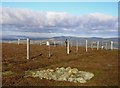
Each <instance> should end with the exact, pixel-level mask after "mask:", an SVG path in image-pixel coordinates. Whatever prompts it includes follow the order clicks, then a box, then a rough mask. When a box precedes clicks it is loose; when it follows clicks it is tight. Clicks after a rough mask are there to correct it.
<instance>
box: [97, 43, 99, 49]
mask: <svg viewBox="0 0 120 88" xmlns="http://www.w3.org/2000/svg"><path fill="white" fill-rule="evenodd" d="M97 50H99V41H98V42H97Z"/></svg>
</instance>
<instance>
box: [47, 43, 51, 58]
mask: <svg viewBox="0 0 120 88" xmlns="http://www.w3.org/2000/svg"><path fill="white" fill-rule="evenodd" d="M46 45H47V46H48V56H49V57H50V56H51V53H50V43H49V41H47V42H46Z"/></svg>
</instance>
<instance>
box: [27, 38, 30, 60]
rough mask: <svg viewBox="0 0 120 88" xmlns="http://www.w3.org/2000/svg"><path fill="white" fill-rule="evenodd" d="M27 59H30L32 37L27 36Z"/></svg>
mask: <svg viewBox="0 0 120 88" xmlns="http://www.w3.org/2000/svg"><path fill="white" fill-rule="evenodd" d="M27 59H30V39H29V38H27Z"/></svg>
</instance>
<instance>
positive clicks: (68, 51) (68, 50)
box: [67, 40, 70, 54]
mask: <svg viewBox="0 0 120 88" xmlns="http://www.w3.org/2000/svg"><path fill="white" fill-rule="evenodd" d="M69 53H70V49H69V40H67V54H69Z"/></svg>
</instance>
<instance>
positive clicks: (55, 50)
mask: <svg viewBox="0 0 120 88" xmlns="http://www.w3.org/2000/svg"><path fill="white" fill-rule="evenodd" d="M30 47H31V50H30V53H31V56H30V58H31V59H29V60H27V59H26V45H25V44H20V45H17V44H7V43H3V44H2V76H3V78H2V85H3V86H116V85H118V50H112V51H111V50H96V49H94V50H91V49H88V52H85V48H84V47H79V50H78V52H77V53H76V51H75V47H70V50H71V52H70V54H69V55H67V54H66V48H65V47H64V46H56V47H54V46H51V57H50V58H49V57H48V47H47V46H44V45H42V46H40V45H30ZM62 66H63V67H72V68H74V67H75V68H78V69H79V70H81V71H88V72H91V73H93V74H94V75H95V76H94V77H93V78H92V79H91V80H89V81H88V82H87V83H84V84H82V83H72V82H64V81H54V80H46V79H39V78H33V77H26V76H25V75H26V74H25V72H26V71H29V70H36V69H48V68H52V69H55V68H56V67H62Z"/></svg>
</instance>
